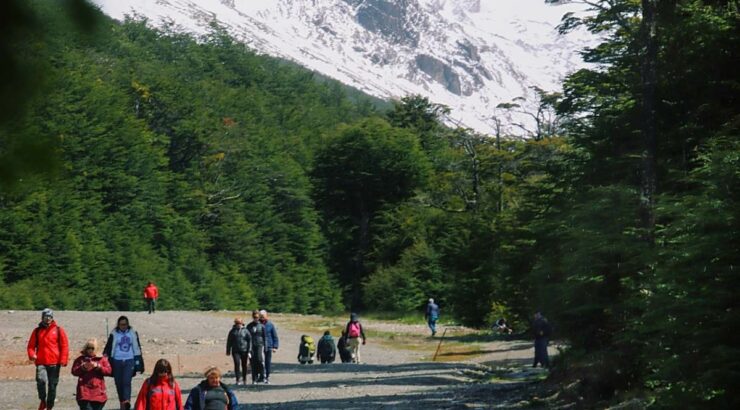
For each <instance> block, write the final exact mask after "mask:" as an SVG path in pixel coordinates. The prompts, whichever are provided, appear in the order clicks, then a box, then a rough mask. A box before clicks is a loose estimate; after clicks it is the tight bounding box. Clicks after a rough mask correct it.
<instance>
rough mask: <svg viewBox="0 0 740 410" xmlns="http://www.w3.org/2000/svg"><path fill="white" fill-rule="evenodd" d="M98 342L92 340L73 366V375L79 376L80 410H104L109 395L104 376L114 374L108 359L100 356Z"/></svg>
mask: <svg viewBox="0 0 740 410" xmlns="http://www.w3.org/2000/svg"><path fill="white" fill-rule="evenodd" d="M97 350H98V341H97V340H96V339H90V340H88V341H87V343H85V346H84V347H83V348H82V351H81V352H80V356H79V357H78V358H76V359H75V361H74V363H73V364H72V374H73V375H74V376H77V404H78V405H79V406H80V410H102V409H103V406H105V402H106V401H108V395H107V394H106V392H105V379H104V377H103V376H110V375H111V374H113V369H111V366H110V363H109V362H108V358H107V357H105V356H98V355H97V354H96V353H97Z"/></svg>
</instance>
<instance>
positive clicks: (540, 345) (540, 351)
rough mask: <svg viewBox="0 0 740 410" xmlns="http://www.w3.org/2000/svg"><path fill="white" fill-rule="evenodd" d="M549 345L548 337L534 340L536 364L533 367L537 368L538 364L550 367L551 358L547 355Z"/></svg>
mask: <svg viewBox="0 0 740 410" xmlns="http://www.w3.org/2000/svg"><path fill="white" fill-rule="evenodd" d="M547 343H548V340H547V338H546V337H541V338H537V339H534V364H533V365H532V367H537V363H540V364H541V365H542V367H550V358H549V357H548V355H547Z"/></svg>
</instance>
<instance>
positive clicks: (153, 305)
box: [146, 299, 157, 314]
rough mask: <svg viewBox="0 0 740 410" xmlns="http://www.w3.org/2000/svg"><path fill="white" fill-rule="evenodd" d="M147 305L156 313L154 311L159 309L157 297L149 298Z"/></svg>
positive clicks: (151, 311)
mask: <svg viewBox="0 0 740 410" xmlns="http://www.w3.org/2000/svg"><path fill="white" fill-rule="evenodd" d="M146 306H147V308H148V309H149V313H150V314H152V313H154V311H155V310H157V299H147V300H146Z"/></svg>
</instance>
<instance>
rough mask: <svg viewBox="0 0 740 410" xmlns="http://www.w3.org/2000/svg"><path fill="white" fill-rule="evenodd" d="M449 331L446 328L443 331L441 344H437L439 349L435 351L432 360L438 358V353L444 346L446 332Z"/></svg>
mask: <svg viewBox="0 0 740 410" xmlns="http://www.w3.org/2000/svg"><path fill="white" fill-rule="evenodd" d="M446 333H447V329H446V328H445V331H444V332H442V338H441V339H439V344H438V345H437V351H436V352H434V357H432V361H435V360H437V354H438V353H439V348H440V347H442V341H443V340H445V334H446Z"/></svg>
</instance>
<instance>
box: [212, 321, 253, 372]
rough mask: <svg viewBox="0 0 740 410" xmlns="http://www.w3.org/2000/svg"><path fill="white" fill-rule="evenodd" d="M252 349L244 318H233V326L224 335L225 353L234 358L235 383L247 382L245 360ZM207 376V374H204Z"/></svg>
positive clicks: (250, 337)
mask: <svg viewBox="0 0 740 410" xmlns="http://www.w3.org/2000/svg"><path fill="white" fill-rule="evenodd" d="M251 351H252V336H250V334H249V330H247V328H246V327H245V326H244V319H242V318H240V317H238V318H236V319H234V326H233V327H232V328H231V331H230V332H229V335H228V336H227V337H226V355H227V356H229V355H231V357H232V358H233V359H234V376H235V377H236V385H237V386H238V385H239V383H242V384H247V360H248V359H249V355H250V352H251ZM206 377H207V376H206Z"/></svg>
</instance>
